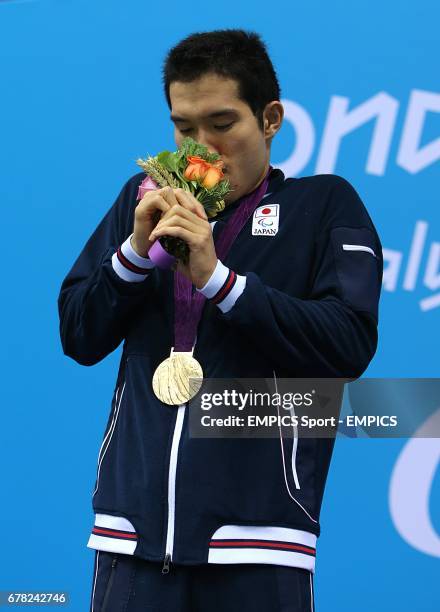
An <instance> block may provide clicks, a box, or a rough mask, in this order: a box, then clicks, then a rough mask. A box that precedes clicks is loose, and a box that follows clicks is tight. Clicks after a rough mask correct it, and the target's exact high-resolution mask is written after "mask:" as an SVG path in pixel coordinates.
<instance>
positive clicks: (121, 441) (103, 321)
mask: <svg viewBox="0 0 440 612" xmlns="http://www.w3.org/2000/svg"><path fill="white" fill-rule="evenodd" d="M143 178H145V175H144V174H143V173H138V174H136V175H134V176H133V177H131V178H130V179H129V180H128V181H127V182H126V183H125V185H124V186H123V188H122V190H121V192H120V194H119V196H118V197H117V199H116V201H115V202H114V204H113V205H112V206H111V208H110V209H109V210H108V212H107V214H106V215H105V216H104V218H103V219H102V221H101V222H100V223H99V225H98V227H97V228H96V230H95V231H94V232H93V234H92V235H91V237H90V238H89V240H88V241H87V243H86V244H85V246H84V248H83V249H82V251H81V253H80V255H79V257H78V258H77V260H76V261H75V262H74V264H73V266H72V268H71V269H70V271H69V272H68V274H67V276H66V277H65V279H64V281H63V283H62V286H61V290H60V294H59V298H58V309H59V316H60V336H61V342H62V347H63V351H64V353H65V354H66V355H68V356H69V357H71V358H72V359H74V360H75V361H77V362H78V363H79V364H82V365H88V366H91V365H93V364H95V363H98V362H99V361H100V360H102V359H104V358H105V357H106V355H108V354H109V353H111V352H112V351H114V350H115V349H116V348H117V347H118V346H119V345H120V344H121V342H123V351H122V356H121V361H120V367H119V371H118V375H117V380H116V383H115V387H114V393H113V398H112V402H111V407H110V412H109V417H108V421H107V425H106V429H105V432H104V434H103V438H102V444H101V448H100V451H99V456H98V462H97V471H96V483H95V488H94V491H93V494H92V504H93V510H94V513H95V522H94V526H93V529H92V532H91V534H90V539H89V541H88V543H87V546H89V547H90V548H93V549H97V550H104V551H114V552H121V553H125V554H132V555H136V556H139V557H141V558H143V559H146V560H152V561H164V563H165V565H167V564H169V563H170V562H171V563H180V564H200V563H272V564H279V565H287V566H296V567H301V568H304V569H308V570H310V571H312V572H314V570H315V557H316V541H317V538H318V537H319V534H320V524H319V515H320V508H321V502H322V497H323V492H324V486H325V481H326V477H327V473H328V468H329V464H330V459H331V454H332V450H333V445H334V439H332V438H317V439H315V438H304V439H302V438H300V439H297V440H295V439H293V438H285V439H283V436H282V435H281V436H280V438H281V439H275V438H264V439H261V438H260V439H257V438H253V439H250V438H247V439H245V438H242V439H239V440H237V439H226V438H220V439H218V438H217V439H213V438H211V439H200V438H194V437H190V436H189V435H188V406H187V405H185V404H182V405H181V406H168V405H166V404H164V403H162V402H161V401H160V400H158V399H157V398H156V396H155V395H154V393H153V389H152V377H153V373H154V371H155V369H156V367H157V366H158V364H159V363H160V362H161V361H162V360H164V359H165V358H166V357H168V356H169V354H170V350H171V346H173V333H174V330H173V320H174V316H173V309H174V303H173V275H174V272H172V271H165V270H161V269H158V268H156V267H154V265H153V264H152V262H151V261H150V260H149V259H148V258H143V257H140V256H139V255H137V253H135V251H134V250H133V248H132V247H131V243H130V238H131V235H132V232H133V225H134V210H135V207H136V205H137V204H138V202H137V200H136V197H137V193H138V186H139V184H140V183H141V181H142V179H143ZM239 204H240V200H238V201H236V202H234V203H232V204H230V205H228V206H227V207H226V208H225V209H224V210H223V211H222V212H221V213H220V214H219V215H218V216H217V217H215V219H213V220H211V227H212V231H213V236H214V240H215V238H216V236H218V235H219V233H220V232H221V231H222V228H223V227H224V226H225V223H226V221H227V219H228V218H229V216H230V215H231V214H232V213H233V211H234V210H235V208H236V207H237V206H238V205H239ZM265 215H267V216H268V217H269V218H270V217H272V221H273V220H275V221H276V223H275V225H274V224H273V223H272V222H271V220H270V219H269V221H265V222H264V223H263V225H261V223H260V218H261V217H264V216H265ZM265 224H266V225H265ZM274 227H277V228H278V229H275V230H273V228H274ZM261 228H263V229H261ZM271 228H272V229H271ZM382 270H383V258H382V247H381V243H380V240H379V237H378V234H377V232H376V230H375V228H374V225H373V223H372V220H371V218H370V216H369V215H368V212H367V210H366V208H365V206H364V205H363V203H362V201H361V199H360V198H359V195H358V194H357V192H356V190H355V189H354V188H353V187H352V186H351V184H350V183H349V182H348V181H347V180H345V179H344V178H342V177H340V176H337V175H332V174H322V175H316V176H309V177H303V178H289V179H286V178H285V177H284V175H283V173H282V172H281V170H279V169H273V170H272V172H271V174H270V182H269V185H268V189H267V192H266V195H265V196H264V197H263V200H262V202H261V203H260V204H259V205H258V207H257V209H256V211H255V213H254V214H253V215H252V217H251V218H250V219H249V220H248V221H247V223H246V225H245V226H244V227H243V229H242V230H241V232H240V233H239V235H238V237H237V239H236V240H235V242H234V244H233V245H232V247H231V249H230V251H229V253H228V255H227V256H226V258H225V260H224V261H220V260H219V261H218V264H217V267H216V269H215V271H214V273H213V275H212V277H211V278H210V279H209V281H208V282H207V284H206V285H205V287H202V288H201V289H200V291H202V292H203V293H204V294H205V295H206V298H207V299H206V301H205V304H204V307H203V311H202V317H201V319H200V322H199V325H198V329H197V341H196V344H195V349H194V357H195V358H196V359H197V360H198V361H199V362H200V364H201V365H202V368H203V372H204V376H205V377H206V378H260V377H261V378H273V377H284V378H299V377H303V378H309V377H321V378H336V377H338V378H339V377H341V378H357V377H359V376H360V375H361V374H362V373H363V372H364V370H365V369H366V367H367V366H368V364H369V362H370V360H371V359H372V357H373V355H374V353H375V351H376V347H377V323H378V303H379V296H380V289H381V281H382ZM198 290H199V289H198Z"/></svg>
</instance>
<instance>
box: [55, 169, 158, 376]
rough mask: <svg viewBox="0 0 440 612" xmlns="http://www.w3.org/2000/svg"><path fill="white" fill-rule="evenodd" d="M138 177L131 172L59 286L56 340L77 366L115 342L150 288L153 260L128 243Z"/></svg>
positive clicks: (104, 352) (99, 357)
mask: <svg viewBox="0 0 440 612" xmlns="http://www.w3.org/2000/svg"><path fill="white" fill-rule="evenodd" d="M141 180H142V176H141V174H137V175H135V176H133V177H131V178H130V179H129V180H128V181H127V182H126V183H125V185H124V186H123V187H122V189H121V191H120V193H119V195H118V197H117V198H116V200H115V202H114V204H113V205H112V206H111V208H110V209H109V210H108V212H107V213H106V215H105V216H104V217H103V219H102V220H101V222H100V223H99V225H98V226H97V228H96V229H95V231H94V232H93V234H92V235H91V236H90V238H89V239H88V241H87V242H86V244H85V246H84V248H83V249H82V251H81V253H80V254H79V256H78V258H77V259H76V261H75V263H74V264H73V266H72V268H71V269H70V271H69V272H68V274H67V276H66V277H65V278H64V280H63V282H62V285H61V289H60V293H59V296H58V313H59V329H60V337H61V344H62V348H63V352H64V354H65V355H67V356H69V357H72V359H74V360H75V361H77V362H78V363H79V364H81V365H93V364H95V363H97V362H99V361H100V360H102V359H103V358H104V357H106V356H107V355H108V354H109V353H111V352H112V351H113V350H115V349H116V348H117V347H118V346H119V344H120V343H121V341H122V339H123V338H124V336H125V330H126V326H127V325H128V322H129V320H130V317H131V316H132V315H133V314H134V312H135V311H136V309H137V308H139V307H140V306H141V304H142V302H143V301H144V300H145V299H146V296H147V294H148V292H149V291H151V290H152V286H153V283H154V270H153V262H151V260H150V259H148V258H144V257H140V256H139V255H138V254H137V253H136V252H135V251H134V249H133V248H132V246H131V243H130V238H131V236H132V231H133V225H134V209H135V207H136V204H137V202H136V196H137V190H138V185H139V183H140V182H141Z"/></svg>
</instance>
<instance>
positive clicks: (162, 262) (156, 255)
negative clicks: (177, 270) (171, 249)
mask: <svg viewBox="0 0 440 612" xmlns="http://www.w3.org/2000/svg"><path fill="white" fill-rule="evenodd" d="M148 257H149V258H150V259H151V261H152V262H153V263H155V264H156V266H157V267H158V268H162V269H163V270H170V269H171V268H172V267H173V265H174V264H175V263H176V261H177V260H176V258H175V257H174V256H173V255H170V254H169V253H167V251H165V249H164V248H163V246H162V245H161V244H160V242H159V239H157V240H155V241H154V242H153V244H152V246H151V247H150V250H149V251H148Z"/></svg>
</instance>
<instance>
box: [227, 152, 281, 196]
mask: <svg viewBox="0 0 440 612" xmlns="http://www.w3.org/2000/svg"><path fill="white" fill-rule="evenodd" d="M269 166H270V160H269V159H268V160H267V161H266V163H265V164H264V169H263V170H262V172H261V173H260V176H259V178H258V180H257V181H256V182H255V183H254V185H253V187H251V188H250V189H249V190H248V191H247V192H246V193H243V194H242V195H241V196H240V197H239V198H235V199H234V200H232V201H231V202H227V203H226V207H227V206H229V205H230V204H233V203H234V202H236V201H237V200H239V199H241V198H243V197H244V196H246V195H248V194H249V193H252V192H253V191H255V189H257V188H258V187H259V186H260V185H261V183H262V182H263V180H264V177H265V176H266V174H267V173H268V171H269Z"/></svg>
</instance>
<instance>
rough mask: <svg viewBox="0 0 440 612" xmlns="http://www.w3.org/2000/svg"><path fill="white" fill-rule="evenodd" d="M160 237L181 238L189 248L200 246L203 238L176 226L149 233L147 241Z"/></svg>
mask: <svg viewBox="0 0 440 612" xmlns="http://www.w3.org/2000/svg"><path fill="white" fill-rule="evenodd" d="M162 235H165V236H173V237H176V238H181V239H182V240H184V241H185V242H186V243H187V244H188V246H189V247H194V246H200V245H201V244H202V240H203V237H202V235H201V234H196V233H194V232H192V231H189V230H187V229H185V228H184V227H181V226H177V225H172V226H169V227H166V228H163V229H162V230H158V231H157V232H156V230H154V231H153V232H152V233H151V235H150V238H149V240H153V239H154V238H159V236H162Z"/></svg>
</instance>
